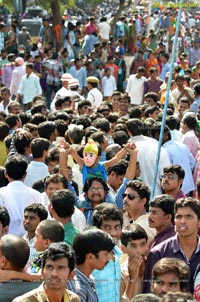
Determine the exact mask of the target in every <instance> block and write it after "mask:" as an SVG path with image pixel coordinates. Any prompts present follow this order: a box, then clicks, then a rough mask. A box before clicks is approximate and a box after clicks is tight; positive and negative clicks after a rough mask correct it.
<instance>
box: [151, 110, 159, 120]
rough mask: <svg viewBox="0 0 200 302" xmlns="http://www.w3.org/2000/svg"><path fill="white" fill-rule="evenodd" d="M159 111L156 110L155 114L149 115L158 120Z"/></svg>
mask: <svg viewBox="0 0 200 302" xmlns="http://www.w3.org/2000/svg"><path fill="white" fill-rule="evenodd" d="M159 112H160V111H159V110H155V111H154V112H153V113H151V114H149V117H150V118H152V119H154V120H156V119H157V118H158V114H159Z"/></svg>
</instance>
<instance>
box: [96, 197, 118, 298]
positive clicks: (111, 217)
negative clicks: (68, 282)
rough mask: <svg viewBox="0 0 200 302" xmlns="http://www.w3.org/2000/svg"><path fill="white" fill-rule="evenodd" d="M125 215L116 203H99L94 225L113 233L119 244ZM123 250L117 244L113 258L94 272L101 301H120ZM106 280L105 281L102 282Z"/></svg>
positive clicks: (113, 251) (112, 235)
mask: <svg viewBox="0 0 200 302" xmlns="http://www.w3.org/2000/svg"><path fill="white" fill-rule="evenodd" d="M122 224H123V217H122V213H121V211H120V210H119V209H118V207H117V206H115V205H114V204H111V203H110V204H107V203H103V204H100V205H98V206H97V207H96V208H95V210H94V213H93V225H94V226H96V227H97V228H99V229H101V230H102V231H104V232H106V233H108V234H110V235H111V237H112V238H113V239H114V241H115V244H117V243H118V242H119V240H120V237H121V231H122ZM121 255H122V252H121V250H120V249H119V248H118V247H117V245H115V247H114V248H113V250H112V258H111V260H110V261H109V262H108V264H107V265H106V266H105V267H104V269H103V270H97V269H95V270H94V271H93V273H92V275H93V277H94V279H95V286H96V291H97V295H98V298H99V302H110V301H118V302H119V301H120V280H121V269H120V262H119V260H120V257H121ZM102 280H104V282H102Z"/></svg>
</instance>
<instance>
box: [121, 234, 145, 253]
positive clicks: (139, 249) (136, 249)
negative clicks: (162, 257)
mask: <svg viewBox="0 0 200 302" xmlns="http://www.w3.org/2000/svg"><path fill="white" fill-rule="evenodd" d="M123 251H124V252H125V253H126V254H128V256H129V257H130V258H133V257H136V256H142V257H146V256H147V255H148V253H149V247H148V243H147V241H146V239H145V238H141V239H137V240H133V239H131V240H130V241H129V242H128V244H127V246H126V247H124V248H123Z"/></svg>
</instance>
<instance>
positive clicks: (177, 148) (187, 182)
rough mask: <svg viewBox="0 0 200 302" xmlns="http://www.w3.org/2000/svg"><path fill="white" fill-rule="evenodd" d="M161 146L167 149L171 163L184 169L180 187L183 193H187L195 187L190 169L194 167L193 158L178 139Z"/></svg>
mask: <svg viewBox="0 0 200 302" xmlns="http://www.w3.org/2000/svg"><path fill="white" fill-rule="evenodd" d="M163 148H164V149H165V150H167V152H168V155H169V159H170V163H171V164H172V165H180V166H181V167H182V168H183V169H184V171H185V177H184V180H183V184H182V187H181V191H183V193H184V194H188V193H189V192H190V191H193V190H194V189H195V186H194V180H193V176H192V170H193V169H194V165H195V159H194V156H193V155H192V153H191V152H190V151H189V149H188V147H187V146H186V145H185V144H183V143H181V142H178V141H172V140H170V141H168V142H166V143H164V144H163Z"/></svg>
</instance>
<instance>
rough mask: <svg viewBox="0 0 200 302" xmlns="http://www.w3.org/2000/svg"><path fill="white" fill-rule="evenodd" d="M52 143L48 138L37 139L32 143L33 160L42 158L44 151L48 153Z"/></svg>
mask: <svg viewBox="0 0 200 302" xmlns="http://www.w3.org/2000/svg"><path fill="white" fill-rule="evenodd" d="M49 147H50V142H49V141H48V140H47V139H46V138H41V137H39V138H35V139H34V140H32V142H31V153H32V156H33V158H34V159H35V158H41V157H42V156H43V153H44V151H48V149H49Z"/></svg>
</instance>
